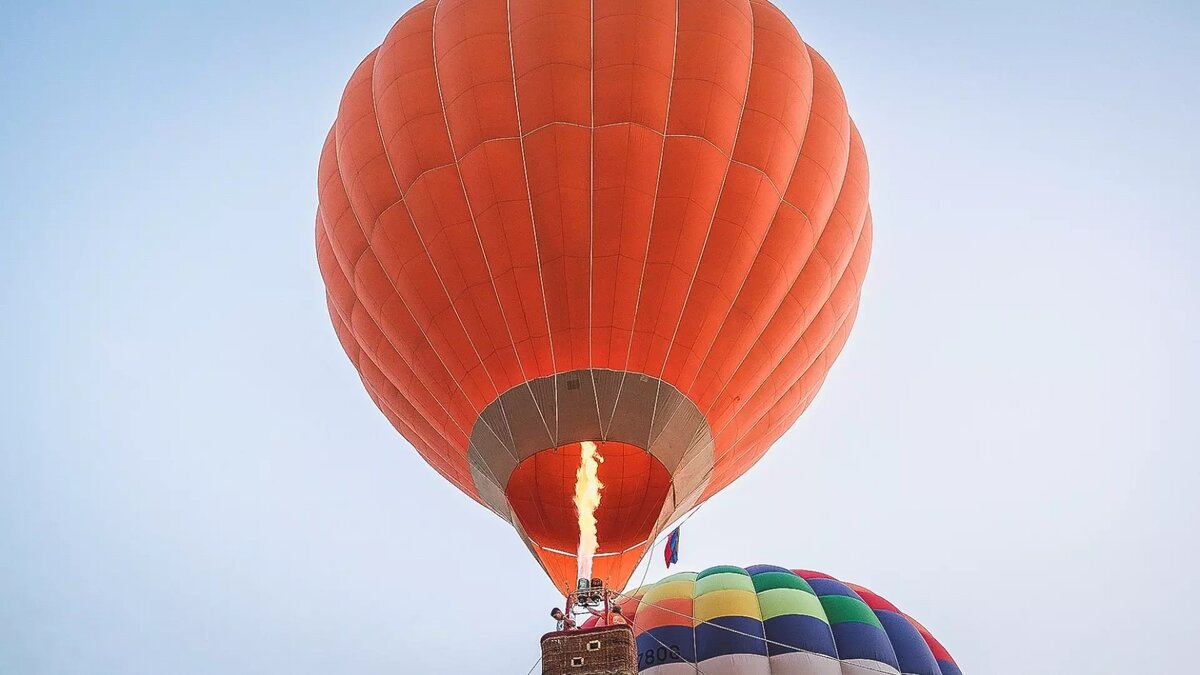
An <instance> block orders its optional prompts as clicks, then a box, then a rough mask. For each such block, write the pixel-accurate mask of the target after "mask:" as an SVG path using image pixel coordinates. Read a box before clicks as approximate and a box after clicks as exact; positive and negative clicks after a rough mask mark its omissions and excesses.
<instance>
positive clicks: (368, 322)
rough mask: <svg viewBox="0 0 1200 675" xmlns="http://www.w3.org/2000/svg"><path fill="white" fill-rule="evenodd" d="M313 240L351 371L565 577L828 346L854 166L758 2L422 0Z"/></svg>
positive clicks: (373, 61)
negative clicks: (596, 462)
mask: <svg viewBox="0 0 1200 675" xmlns="http://www.w3.org/2000/svg"><path fill="white" fill-rule="evenodd" d="M319 189H320V206H319V209H318V213H317V228H316V229H317V256H318V260H319V262H320V267H321V274H322V276H323V277H324V280H325V284H326V289H327V294H328V304H329V310H330V314H331V316H332V319H333V323H334V327H335V328H336V330H337V334H338V337H339V338H340V340H341V342H342V345H343V347H344V348H345V350H346V352H347V354H349V356H350V359H351V360H352V361H353V362H354V365H355V366H356V367H357V368H358V371H359V373H360V375H361V376H362V381H363V383H364V385H365V386H366V388H367V391H368V392H369V393H370V395H371V397H372V398H373V399H374V401H375V403H376V404H377V405H378V406H379V408H380V410H382V411H383V413H384V414H385V415H386V416H387V417H388V419H389V420H390V421H391V422H392V424H393V425H394V426H395V427H396V429H397V430H398V431H399V432H400V433H401V434H402V435H403V436H404V437H405V438H406V439H408V441H409V442H411V443H412V445H413V446H414V447H416V449H417V451H418V452H420V453H421V456H422V457H424V458H425V459H426V460H427V461H428V462H429V463H430V464H431V465H432V466H433V467H434V469H436V470H437V471H438V472H439V473H440V474H441V475H443V476H444V477H445V478H446V479H447V480H449V481H450V482H452V483H454V485H456V486H457V487H458V488H459V489H460V490H462V491H463V492H465V493H467V494H468V495H470V496H471V497H472V498H474V499H475V500H477V501H479V502H480V503H481V504H483V505H485V506H487V507H488V508H490V509H491V510H493V511H495V512H496V513H497V514H498V515H500V516H501V517H502V518H504V519H505V520H507V521H509V522H510V523H512V525H513V526H514V527H515V528H516V530H517V532H518V533H519V534H520V536H521V538H522V539H523V540H524V541H525V543H526V544H527V545H528V546H529V548H530V550H531V551H532V552H533V554H534V555H535V556H536V557H537V559H538V561H539V562H540V563H541V565H542V566H543V567H544V568H545V570H546V572H547V573H548V574H549V575H550V577H551V579H552V580H553V581H554V582H555V584H556V586H558V587H559V588H562V587H563V586H565V585H571V584H572V581H573V579H574V576H575V571H576V570H575V563H576V561H575V551H576V546H577V544H578V541H579V530H578V526H577V522H576V514H575V511H574V506H573V504H572V494H573V490H574V482H575V471H576V469H577V468H578V466H579V443H580V442H581V441H585V440H591V441H596V442H597V443H598V445H599V450H600V454H601V455H602V456H603V457H604V460H605V461H604V463H603V464H602V465H601V467H600V474H599V478H600V480H601V481H602V482H603V483H604V485H605V488H604V492H603V498H602V501H601V504H600V507H599V510H598V511H597V518H598V520H599V526H598V538H599V549H598V554H597V558H596V561H595V567H594V570H595V575H596V576H599V577H602V578H604V579H606V580H607V581H608V582H609V583H610V584H611V585H615V586H620V585H622V584H624V583H625V582H626V581H627V580H628V578H629V576H630V574H631V573H632V570H633V568H634V567H635V566H636V564H637V561H638V560H639V559H640V558H641V556H642V555H643V554H644V552H645V550H646V548H647V546H648V544H649V542H651V541H652V539H653V537H654V536H655V535H656V534H657V533H658V532H660V531H661V530H662V529H663V528H664V527H665V526H666V525H667V524H669V523H670V522H671V521H673V520H675V519H676V518H677V517H678V516H680V515H681V514H682V513H684V512H685V511H686V510H688V509H689V508H692V507H694V506H695V505H697V504H699V503H701V502H703V501H704V500H706V499H708V498H709V497H710V496H712V495H713V494H715V493H716V492H718V491H720V490H721V489H722V488H724V487H725V486H726V485H728V484H729V483H730V482H731V481H733V480H734V479H736V478H737V477H738V476H739V475H741V474H742V473H743V472H744V471H746V470H747V469H748V468H749V467H750V466H752V465H753V464H754V463H755V462H756V461H757V460H758V459H759V458H760V457H762V455H763V453H764V452H766V450H767V448H768V447H770V446H771V444H772V442H774V441H775V439H777V438H778V437H779V436H780V435H781V434H783V432H785V431H786V430H787V429H788V428H789V427H790V426H791V425H792V423H793V422H794V421H795V420H796V419H797V418H798V417H799V415H800V414H801V413H802V412H803V411H804V409H805V408H806V407H807V406H808V404H809V403H810V402H811V401H812V399H813V397H814V396H815V394H816V392H817V390H818V389H819V388H820V386H821V383H822V382H823V381H824V379H825V376H826V373H827V372H828V370H829V367H830V365H831V364H832V363H833V361H834V359H835V358H836V357H837V355H838V353H839V352H840V351H841V349H842V346H843V344H844V343H845V341H846V337H847V335H848V333H849V332H850V327H851V325H852V324H853V322H854V317H855V313H856V311H857V308H858V296H859V288H860V286H861V283H862V280H863V275H864V273H865V272H866V268H867V261H868V258H869V254H870V242H871V217H870V212H869V209H868V206H867V162H866V157H865V155H864V152H863V145H862V141H861V139H860V138H859V135H858V133H857V131H856V130H855V127H854V124H853V123H852V122H851V121H850V118H849V116H848V115H847V112H846V103H845V99H844V98H843V95H842V91H841V88H840V87H839V85H838V82H837V79H836V78H835V77H834V74H833V72H832V71H831V70H830V68H829V66H828V65H827V64H826V62H825V61H824V60H823V59H822V58H821V57H820V56H819V55H817V53H816V52H815V51H813V50H812V49H811V48H810V47H808V46H807V45H805V43H804V42H803V41H802V40H801V39H800V36H799V35H798V34H797V32H796V30H795V28H794V27H793V26H792V24H791V23H790V22H789V21H788V19H787V17H786V16H784V15H783V13H781V12H780V11H779V10H778V9H777V8H775V7H774V6H773V5H771V4H770V3H769V2H766V1H765V0H677V1H670V2H668V1H666V0H653V1H652V0H608V1H605V2H593V1H591V0H507V1H506V0H426V1H425V2H421V3H420V4H418V5H417V6H416V7H414V8H413V9H412V10H410V11H409V12H408V13H407V14H405V15H404V16H403V17H402V18H401V19H400V20H399V21H398V22H397V23H396V25H395V26H394V27H393V28H392V30H391V32H390V33H388V35H387V37H386V39H385V40H384V41H383V44H382V45H380V47H379V48H378V49H376V50H375V51H373V52H372V53H371V54H370V55H369V56H368V57H367V58H366V60H364V61H363V62H362V64H361V65H360V66H359V67H358V69H357V70H356V71H355V73H354V75H353V76H352V77H351V79H350V82H349V84H348V86H347V87H346V91H345V94H344V96H343V98H342V102H341V106H340V108H339V110H338V116H337V120H336V122H335V123H334V126H333V129H332V130H331V131H330V133H329V137H328V139H327V140H326V143H325V147H324V150H323V152H322V156H321V163H320V170H319Z"/></svg>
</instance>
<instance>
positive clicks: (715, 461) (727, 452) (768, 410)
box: [678, 208, 870, 497]
mask: <svg viewBox="0 0 1200 675" xmlns="http://www.w3.org/2000/svg"><path fill="white" fill-rule="evenodd" d="M869 213H870V209H869V208H868V209H865V210H864V223H865V219H866V217H867V214H869ZM862 229H865V227H864V228H860V231H859V237H858V239H856V240H855V246H854V251H857V250H858V246H859V242H861V240H862ZM851 259H853V252H852V253H851ZM849 270H850V265H849V262H848V263H847V265H846V270H844V271H843V276H844V274H846V273H849ZM840 280H841V277H840V276H839V282H840ZM835 289H836V284H835ZM830 295H831V296H832V292H831V293H830ZM827 303H828V299H827V300H826V304H827ZM851 308H853V304H852V305H851ZM851 314H852V309H851V310H847V312H846V313H845V314H843V315H842V316H841V317H839V318H838V326H837V327H836V328H835V329H834V330H833V331H832V332H831V333H830V336H829V341H828V342H826V343H825V345H824V346H823V347H822V348H821V351H820V352H819V353H818V354H817V355H816V357H814V358H813V361H812V363H811V364H810V365H809V367H808V368H806V369H805V371H804V372H803V373H801V374H800V375H798V376H797V377H796V378H795V379H794V380H792V381H791V383H790V384H789V385H788V386H787V388H786V389H784V390H783V394H781V395H780V396H779V397H777V398H776V400H775V401H774V402H773V403H772V404H771V405H770V406H767V408H766V410H765V411H763V413H762V414H761V415H759V416H758V418H757V419H755V420H754V422H753V423H751V424H748V425H747V426H746V429H745V431H743V432H742V433H741V434H739V435H738V437H737V438H736V439H734V440H733V442H731V443H730V444H729V447H728V448H727V449H726V450H725V452H723V453H721V455H720V456H719V457H714V458H713V466H712V468H711V469H709V472H710V473H712V472H713V471H714V470H715V469H716V467H717V465H718V464H720V463H721V462H722V461H723V460H724V459H725V458H727V457H729V456H730V454H731V452H732V451H733V448H735V447H737V444H738V443H740V442H741V441H742V440H743V439H744V438H745V437H746V436H748V435H749V434H750V432H751V430H753V429H754V428H755V427H756V426H757V425H758V423H759V422H761V421H762V420H763V419H764V418H766V416H767V415H769V414H770V413H771V410H772V409H773V407H774V405H775V403H778V401H779V400H780V399H782V397H783V396H784V395H786V394H787V392H789V391H791V389H792V388H793V387H795V386H796V384H797V383H798V382H799V381H800V380H802V379H803V378H804V376H805V375H807V374H808V373H809V371H811V370H812V366H813V365H814V364H816V362H817V361H819V360H820V359H821V357H822V356H824V355H825V352H826V350H827V349H828V347H829V345H830V344H831V343H832V342H833V341H834V339H835V338H836V336H837V334H838V333H839V332H840V331H841V329H842V326H843V325H844V324H845V321H846V319H847V317H849V316H850V315H851ZM803 339H804V335H803V333H802V334H801V335H800V337H799V338H797V340H796V342H795V343H793V344H792V346H791V347H789V348H788V349H787V350H786V351H785V352H784V356H783V357H782V358H780V363H782V361H783V359H784V358H786V357H787V355H788V354H790V353H791V352H792V350H793V349H795V348H796V345H798V344H799V343H800V342H801V341H802V340H803ZM778 369H779V363H777V364H776V365H775V367H774V368H772V369H771V372H770V373H768V374H767V376H766V377H765V378H764V379H763V381H762V382H760V383H759V385H758V386H757V387H755V389H754V391H753V392H752V393H751V394H750V396H748V397H746V398H747V400H750V399H752V398H753V397H754V396H755V395H756V394H757V393H758V392H759V391H760V390H761V389H762V388H763V387H764V386H765V385H766V383H767V382H769V381H770V380H771V375H773V374H774V373H775V371H776V370H778ZM736 417H737V415H736V414H734V415H731V416H730V418H729V420H728V421H727V422H726V423H725V424H724V425H722V426H721V428H720V429H719V430H717V431H715V432H714V433H713V435H712V441H710V442H709V444H710V445H712V446H713V448H714V450H715V448H716V442H717V437H718V436H720V435H721V433H723V432H724V431H725V429H728V428H729V425H730V424H733V421H734V419H736ZM743 454H744V452H743V453H739V454H738V455H736V456H735V457H740V456H742V455H743ZM690 464H691V460H689V461H688V462H687V464H684V465H681V466H680V468H679V469H678V471H682V470H683V468H684V467H686V466H687V465H690ZM699 489H700V488H699V487H697V490H699ZM694 492H695V491H693V493H690V494H689V495H688V497H691V495H692V494H694Z"/></svg>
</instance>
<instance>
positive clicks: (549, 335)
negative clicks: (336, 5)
mask: <svg viewBox="0 0 1200 675" xmlns="http://www.w3.org/2000/svg"><path fill="white" fill-rule="evenodd" d="M438 2H441V0H438ZM504 18H505V22H506V23H507V28H508V31H507V32H508V66H509V69H510V70H511V71H512V80H513V112H514V113H515V114H516V119H517V137H518V139H519V140H518V144H519V145H520V148H521V171H522V173H523V174H524V177H525V197H526V199H527V200H528V202H529V231H530V234H531V235H532V237H533V257H534V261H535V262H536V263H537V270H538V287H539V288H540V289H541V291H542V314H543V315H544V316H545V317H546V342H547V344H549V346H550V370H551V377H552V378H553V384H554V431H553V433H551V432H550V429H549V425H548V424H547V428H546V433H548V434H550V440H551V441H552V442H553V443H554V447H558V359H557V358H556V357H555V354H554V327H553V326H551V324H550V304H549V302H548V301H547V299H546V279H545V276H544V275H543V274H542V252H541V246H540V245H539V244H538V235H537V216H536V215H534V212H533V189H532V188H531V187H530V185H529V164H528V162H527V161H526V159H525V136H524V134H523V132H522V131H521V99H520V94H519V92H518V91H517V59H516V56H515V55H514V52H513V32H512V1H511V0H505V1H504ZM532 332H533V331H532V330H531V331H530V333H531V334H532ZM526 386H528V387H529V395H530V397H531V398H533V400H534V405H537V406H538V414H541V406H540V404H538V402H537V396H535V395H534V392H533V387H532V386H530V385H529V382H528V380H527V381H526ZM542 422H543V423H547V420H546V418H545V416H544V415H543V416H542Z"/></svg>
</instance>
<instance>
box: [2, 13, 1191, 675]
mask: <svg viewBox="0 0 1200 675" xmlns="http://www.w3.org/2000/svg"><path fill="white" fill-rule="evenodd" d="M78 4H79V6H72V5H71V4H70V3H58V2H48V1H47V2H20V1H17V0H7V1H3V2H0V110H2V111H3V117H2V119H0V228H2V229H0V235H2V237H3V245H2V246H0V382H2V383H3V384H2V386H0V673H3V674H4V675H9V674H12V675H60V674H62V675H65V674H71V675H75V674H78V675H109V674H113V675H117V674H119V675H140V674H146V675H151V674H153V675H159V674H162V673H171V674H172V675H192V674H197V675H199V674H204V675H208V674H217V673H221V674H236V675H240V674H250V673H256V674H257V673H289V674H293V675H305V674H309V673H312V674H318V673H319V674H327V673H352V674H359V673H361V674H376V673H378V674H381V675H382V674H385V673H387V674H398V673H432V674H448V673H468V674H490V673H501V674H504V673H514V674H516V675H521V674H522V673H525V672H526V671H527V670H528V668H529V667H530V666H531V665H532V664H533V663H534V661H535V660H536V658H537V655H538V648H537V637H538V636H539V635H540V634H541V633H542V632H543V631H544V630H546V629H548V628H549V627H550V623H549V620H548V617H547V616H546V612H547V610H548V609H549V607H550V606H551V605H552V604H554V603H555V602H556V597H555V594H554V592H553V590H552V588H551V587H550V584H549V583H548V582H547V580H546V579H545V577H544V576H543V575H542V573H541V572H540V570H539V568H538V567H537V565H536V564H535V563H534V562H533V560H532V558H530V556H529V554H528V553H527V551H526V550H525V549H524V547H523V546H522V545H521V544H520V542H519V541H518V539H517V537H516V535H515V534H514V533H513V532H512V531H511V530H510V529H509V527H508V526H507V525H506V524H505V523H503V522H501V521H500V520H498V519H496V518H495V517H494V516H493V515H491V514H490V513H488V512H486V511H485V510H484V509H482V508H480V507H479V506H477V505H475V504H474V503H473V502H471V501H470V500H468V499H467V498H466V497H464V496H462V495H461V494H459V493H458V492H457V491H456V490H455V489H454V488H453V487H451V486H450V485H449V484H447V483H445V482H443V481H442V480H441V479H440V478H439V477H438V476H437V475H436V474H435V473H434V472H433V471H432V470H431V469H429V468H428V467H427V466H426V465H425V464H424V463H423V461H422V460H421V459H420V458H419V457H418V456H417V454H416V453H415V452H414V451H413V450H412V449H411V448H410V447H409V446H408V445H407V444H406V443H405V442H404V441H403V440H402V439H401V438H400V437H399V436H398V435H397V434H396V433H395V432H394V431H393V430H392V429H391V427H390V426H389V425H388V423H387V422H386V421H385V420H384V418H383V416H382V415H381V414H379V413H378V412H377V411H376V409H375V408H374V406H373V405H372V404H371V402H370V400H369V399H368V398H367V396H366V394H365V393H364V392H363V390H362V388H361V386H360V384H359V382H358V379H357V376H356V374H355V372H354V370H353V368H352V367H351V365H350V363H349V361H348V360H347V359H346V357H345V356H344V354H343V353H342V352H341V349H340V348H339V346H338V344H337V342H336V340H335V338H334V334H333V330H332V328H331V326H330V324H329V321H328V318H327V316H326V314H325V304H324V301H323V291H322V285H321V280H320V277H319V275H318V273H317V268H316V263H315V260H314V244H313V212H314V209H315V204H316V189H315V182H316V179H315V174H316V166H317V156H318V152H319V149H320V145H321V142H322V140H323V138H324V135H325V132H326V129H327V128H328V125H329V124H330V123H331V122H332V120H333V116H334V113H335V110H336V105H337V101H338V99H339V97H340V94H341V90H342V86H343V84H344V82H345V80H346V79H347V77H348V76H349V75H350V73H351V71H352V70H353V68H354V67H355V65H357V63H358V62H359V60H360V59H361V57H362V56H363V55H365V54H366V53H367V52H368V51H369V50H370V49H371V48H372V47H373V46H374V45H376V44H378V42H379V41H380V40H381V39H382V38H383V36H384V34H385V33H386V31H387V30H388V28H389V27H390V26H391V24H392V22H393V21H394V20H395V19H396V18H397V17H399V16H400V14H401V13H402V12H403V11H404V10H405V9H407V7H408V5H409V4H411V3H409V2H406V1H404V0H401V1H399V2H375V1H372V2H333V1H329V2H275V1H272V2H249V3H248V2H228V1H218V0H206V1H205V2H194V3H184V2H159V1H158V0H155V1H153V2H121V3H118V2H110V3H78ZM781 4H782V5H783V6H784V8H785V10H786V11H787V12H788V13H789V15H790V16H791V17H792V18H793V20H794V21H795V23H796V24H797V26H798V27H799V29H800V32H801V34H802V35H803V36H804V37H805V39H806V40H807V41H809V42H810V43H811V44H812V45H814V46H815V47H816V48H817V49H818V50H820V51H821V52H822V53H823V54H824V55H825V56H826V57H827V58H828V59H829V61H830V62H831V63H832V65H833V67H834V69H835V70H836V72H837V73H838V75H839V76H840V78H841V80H842V83H843V85H844V87H845V89H846V92H847V96H848V99H849V101H850V106H851V112H852V114H853V116H854V117H855V119H856V120H857V122H858V124H859V126H860V128H861V130H862V133H863V136H864V138H865V140H866V143H867V150H868V154H869V157H870V161H871V169H872V197H871V201H872V206H873V208H874V214H875V224H876V244H875V253H874V259H873V261H872V267H871V271H870V273H869V275H868V279H867V286H866V289H865V291H864V296H863V305H862V311H861V313H860V315H859V321H858V325H857V327H856V329H855V333H854V335H853V337H852V338H851V340H850V343H849V345H848V347H847V348H846V350H845V352H844V353H843V355H842V357H841V360H840V361H839V362H838V364H837V366H836V367H835V368H834V369H833V372H832V374H831V375H830V378H829V380H828V382H827V384H826V385H825V388H824V390H823V391H822V393H821V395H820V396H819V397H818V398H817V400H816V403H815V404H814V405H813V406H812V407H811V408H810V410H809V411H808V413H807V414H806V415H805V417H804V418H803V419H802V420H801V422H800V423H799V424H797V425H796V427H795V428H794V429H793V430H792V431H791V432H790V433H789V434H788V435H786V436H785V437H784V438H783V439H782V440H781V441H780V442H779V443H778V444H777V446H776V447H775V449H774V450H773V451H772V452H771V453H769V454H768V455H767V457H766V459H765V460H763V462H762V463H761V464H759V465H758V466H757V467H756V468H755V469H753V470H751V471H750V472H749V473H748V474H747V475H746V476H745V477H744V478H743V479H742V480H741V481H740V482H738V483H737V484H735V485H734V486H733V487H732V488H731V489H729V490H727V491H726V492H724V493H722V494H720V495H718V496H717V497H716V498H714V499H713V500H712V501H711V502H710V503H709V504H708V505H707V506H706V507H704V509H703V510H702V511H700V512H699V514H698V515H697V516H696V517H694V518H693V519H692V520H691V521H690V522H688V523H687V525H686V526H685V527H684V532H683V548H682V553H681V556H680V562H681V564H682V566H683V567H684V568H685V569H700V568H703V567H705V566H708V565H711V564H716V563H734V564H740V565H750V564H754V563H760V562H762V563H773V564H781V565H788V566H793V567H809V568H813V569H820V570H824V571H827V572H830V573H832V574H835V575H837V576H839V577H841V578H843V579H846V580H849V581H854V582H857V583H862V584H864V585H868V586H870V587H872V588H874V589H876V590H877V591H879V592H880V593H882V594H884V595H885V596H887V597H889V598H890V599H892V600H893V601H894V602H896V603H897V604H900V605H901V606H902V607H903V608H904V609H906V610H907V611H909V612H910V613H911V614H913V615H914V616H915V617H917V618H919V619H920V620H921V621H923V622H924V623H925V624H926V625H928V626H929V627H930V628H931V629H932V630H933V631H934V632H935V634H937V635H938V636H939V637H941V638H942V640H943V642H944V643H945V644H946V645H947V646H948V647H949V649H950V650H951V652H952V653H954V654H955V656H956V657H957V658H958V661H959V663H960V665H961V666H962V668H963V670H964V672H966V673H968V674H969V675H1002V674H1004V675H1007V674H1011V673H1020V674H1022V675H1041V674H1045V675H1063V674H1067V673H1088V674H1089V675H1118V674H1120V675H1128V674H1129V673H1157V672H1185V671H1187V670H1189V669H1191V668H1193V667H1194V666H1195V663H1196V661H1195V640H1196V636H1197V634H1198V633H1200V622H1198V621H1197V620H1196V619H1195V618H1194V616H1195V613H1196V612H1197V609H1196V608H1197V606H1200V587H1198V581H1197V575H1196V570H1197V567H1198V566H1200V561H1198V558H1200V555H1198V553H1200V544H1198V542H1197V539H1198V538H1200V533H1198V530H1200V522H1198V520H1200V515H1198V514H1200V497H1198V496H1197V489H1196V484H1197V476H1198V475H1200V459H1198V458H1197V453H1198V450H1200V442H1198V441H1197V426H1198V422H1197V419H1198V418H1200V412H1198V409H1197V408H1198V405H1200V384H1198V382H1200V356H1198V354H1197V351H1198V350H1197V345H1198V344H1200V325H1198V314H1200V311H1198V310H1200V274H1198V273H1197V271H1196V265H1197V262H1198V261H1200V241H1198V237H1197V225H1198V223H1197V215H1196V213H1197V212H1196V206H1195V203H1196V197H1197V193H1198V191H1200V165H1198V164H1200V160H1198V159H1197V158H1198V157H1200V133H1198V131H1197V124H1198V119H1200V84H1198V83H1200V74H1198V73H1200V47H1198V46H1197V44H1198V40H1197V37H1196V36H1197V34H1200V4H1197V3H1194V2H1185V1H1180V2H1165V1H1157V2H1156V1H1149V2H1137V3H1133V2H1127V3H1113V2H1099V1H1096V2H1063V1H1057V2H1045V1H1041V0H1038V1H1024V0H1023V1H1015V2H1002V3H1001V2H995V3H982V2H979V3H975V2H971V3H966V2H960V1H958V0H953V1H951V0H946V1H944V2H912V3H899V2H884V1H882V0H880V1H877V2H865V1H851V0H845V1H843V0H839V1H833V0H826V1H823V2H799V1H792V2H783V3H781ZM656 554H657V552H656ZM649 575H650V578H651V579H655V578H657V577H660V576H662V575H663V570H662V563H661V562H660V561H658V560H657V555H656V560H655V563H654V566H653V568H652V569H651V570H650V572H649ZM481 586H482V587H481ZM480 618H482V620H477V619H480Z"/></svg>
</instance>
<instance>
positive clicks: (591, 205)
mask: <svg viewBox="0 0 1200 675" xmlns="http://www.w3.org/2000/svg"><path fill="white" fill-rule="evenodd" d="M588 12H589V17H588V18H589V29H590V31H591V32H590V35H589V38H588V39H589V41H590V43H591V68H590V70H589V76H590V79H589V81H588V88H589V96H590V105H589V106H588V112H589V114H590V116H591V119H590V120H589V123H590V127H591V129H590V130H589V132H588V133H589V137H590V144H591V146H590V148H589V150H588V327H587V341H588V376H589V377H591V379H592V400H593V401H595V403H596V427H597V428H598V429H599V430H600V440H601V441H605V440H607V439H608V437H607V435H605V433H604V418H603V417H602V416H601V415H600V394H599V392H597V391H596V367H595V366H596V361H595V347H594V345H593V343H594V339H593V338H594V337H595V332H596V329H595V326H594V324H593V320H592V316H593V314H592V312H593V305H594V301H595V295H596V291H595V288H596V0H591V2H589V3H588Z"/></svg>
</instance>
